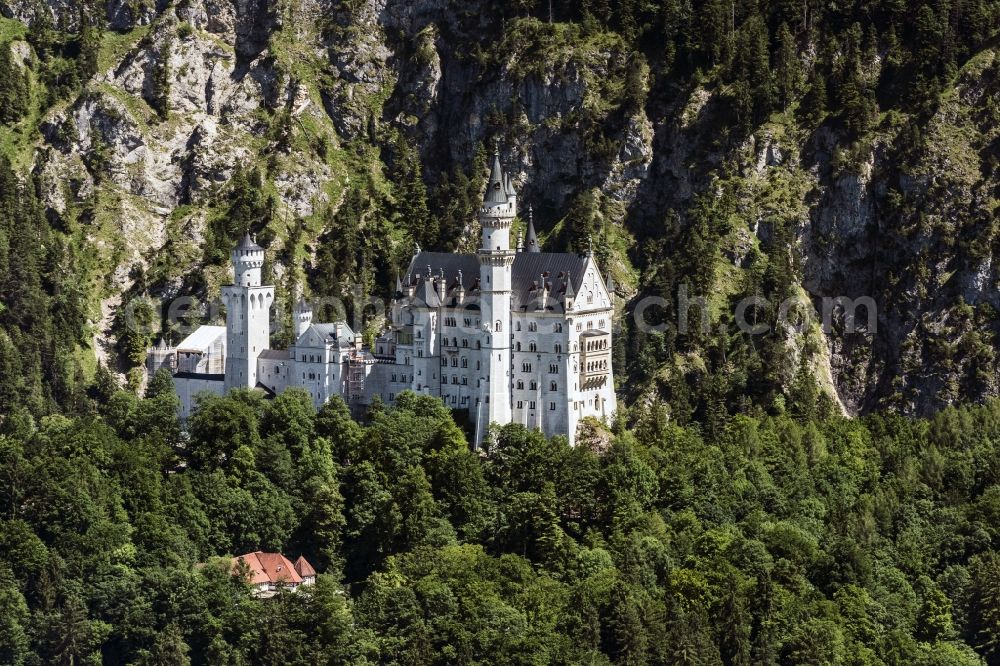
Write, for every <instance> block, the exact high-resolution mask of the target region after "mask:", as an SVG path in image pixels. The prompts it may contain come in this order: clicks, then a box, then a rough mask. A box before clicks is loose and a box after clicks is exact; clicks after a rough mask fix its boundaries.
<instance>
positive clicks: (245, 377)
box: [222, 233, 274, 390]
mask: <svg viewBox="0 0 1000 666" xmlns="http://www.w3.org/2000/svg"><path fill="white" fill-rule="evenodd" d="M232 259H233V282H234V284H232V285H230V286H228V287H223V288H222V302H223V303H224V304H225V306H226V390H229V389H233V388H241V387H242V388H247V387H249V388H253V387H254V386H256V385H257V357H258V356H260V353H261V352H262V351H264V350H265V349H267V348H268V346H269V345H270V341H271V305H272V304H273V303H274V287H273V286H266V285H265V286H262V285H261V269H262V268H263V266H264V248H262V247H261V246H259V245H257V243H255V242H254V240H253V239H252V238H250V234H249V233H248V234H246V235H245V236H244V237H243V240H242V241H240V244H239V245H237V246H236V248H235V249H234V250H233V253H232Z"/></svg>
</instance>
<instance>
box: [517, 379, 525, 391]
mask: <svg viewBox="0 0 1000 666" xmlns="http://www.w3.org/2000/svg"><path fill="white" fill-rule="evenodd" d="M517 390H518V391H523V390H524V382H522V381H521V380H520V379H519V380H517Z"/></svg>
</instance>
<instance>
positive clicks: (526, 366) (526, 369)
mask: <svg viewBox="0 0 1000 666" xmlns="http://www.w3.org/2000/svg"><path fill="white" fill-rule="evenodd" d="M521 372H531V364H530V363H522V364H521Z"/></svg>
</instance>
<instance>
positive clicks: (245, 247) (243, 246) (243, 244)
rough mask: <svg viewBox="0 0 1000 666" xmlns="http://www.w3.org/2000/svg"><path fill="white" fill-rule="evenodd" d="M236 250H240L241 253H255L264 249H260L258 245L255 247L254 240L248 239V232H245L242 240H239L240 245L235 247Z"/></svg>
mask: <svg viewBox="0 0 1000 666" xmlns="http://www.w3.org/2000/svg"><path fill="white" fill-rule="evenodd" d="M236 249H237V250H240V251H241V252H256V251H259V250H263V249H264V248H262V247H261V246H260V245H257V243H256V242H255V241H254V239H253V238H251V237H250V232H249V231H248V232H246V234H244V236H243V240H241V241H240V244H239V245H237V246H236Z"/></svg>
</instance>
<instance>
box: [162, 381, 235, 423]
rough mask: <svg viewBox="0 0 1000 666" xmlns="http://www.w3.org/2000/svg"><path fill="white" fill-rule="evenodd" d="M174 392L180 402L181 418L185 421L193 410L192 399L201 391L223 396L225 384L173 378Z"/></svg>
mask: <svg viewBox="0 0 1000 666" xmlns="http://www.w3.org/2000/svg"><path fill="white" fill-rule="evenodd" d="M174 390H175V391H177V397H178V398H180V402H181V414H180V416H181V418H182V419H186V418H188V417H189V416H191V411H192V410H193V409H194V402H195V401H194V398H195V396H196V395H198V394H199V393H201V392H203V391H207V392H208V393H214V394H215V395H223V394H225V392H226V384H225V382H223V381H222V380H221V379H207V378H205V379H202V378H197V379H195V378H190V377H174Z"/></svg>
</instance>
